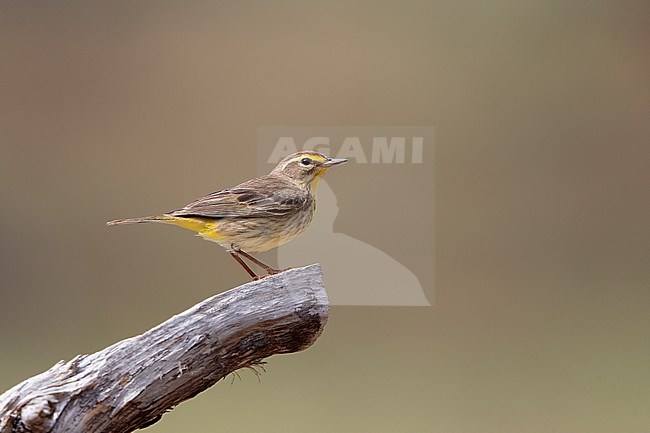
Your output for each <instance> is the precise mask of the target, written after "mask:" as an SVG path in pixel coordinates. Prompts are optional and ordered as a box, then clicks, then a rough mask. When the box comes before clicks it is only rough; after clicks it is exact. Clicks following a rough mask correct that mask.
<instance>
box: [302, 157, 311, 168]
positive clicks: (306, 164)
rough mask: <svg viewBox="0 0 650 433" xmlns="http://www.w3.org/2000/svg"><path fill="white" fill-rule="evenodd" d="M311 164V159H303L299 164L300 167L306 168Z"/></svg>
mask: <svg viewBox="0 0 650 433" xmlns="http://www.w3.org/2000/svg"><path fill="white" fill-rule="evenodd" d="M311 162H312V161H311V159H309V158H303V159H301V160H300V163H301V164H302V165H304V166H305V167H307V166H308V165H310V164H311Z"/></svg>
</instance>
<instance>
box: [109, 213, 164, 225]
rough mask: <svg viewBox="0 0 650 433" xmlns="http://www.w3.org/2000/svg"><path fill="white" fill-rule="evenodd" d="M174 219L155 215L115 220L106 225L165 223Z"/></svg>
mask: <svg viewBox="0 0 650 433" xmlns="http://www.w3.org/2000/svg"><path fill="white" fill-rule="evenodd" d="M173 219H174V217H172V216H171V215H153V216H146V217H140V218H126V219H123V220H113V221H109V222H107V223H106V225H107V226H118V225H122V224H138V223H164V222H170V221H171V220H173Z"/></svg>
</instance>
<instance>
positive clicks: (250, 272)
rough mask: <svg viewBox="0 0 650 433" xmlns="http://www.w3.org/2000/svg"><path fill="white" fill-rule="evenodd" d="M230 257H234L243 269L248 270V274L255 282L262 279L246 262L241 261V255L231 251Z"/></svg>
mask: <svg viewBox="0 0 650 433" xmlns="http://www.w3.org/2000/svg"><path fill="white" fill-rule="evenodd" d="M230 255H231V256H232V258H233V259H235V260H236V261H237V263H239V264H240V265H241V266H242V268H244V269H245V270H246V272H248V275H250V276H251V278H252V279H253V280H259V279H260V277H259V276H257V274H255V272H253V271H252V270H251V268H249V267H248V265H247V264H246V262H244V261H243V260H242V259H241V257H239V255H238V254H237V251H230Z"/></svg>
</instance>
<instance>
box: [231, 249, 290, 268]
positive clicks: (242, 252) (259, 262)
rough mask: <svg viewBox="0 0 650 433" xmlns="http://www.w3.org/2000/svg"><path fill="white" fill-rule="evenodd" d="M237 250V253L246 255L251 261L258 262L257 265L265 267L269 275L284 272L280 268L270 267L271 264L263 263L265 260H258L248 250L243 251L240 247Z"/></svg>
mask: <svg viewBox="0 0 650 433" xmlns="http://www.w3.org/2000/svg"><path fill="white" fill-rule="evenodd" d="M235 251H237V254H241V255H242V256H244V257H246V258H247V259H248V260H250V261H251V262H253V263H255V264H256V265H257V266H259V267H260V268H262V269H264V270H265V271H266V273H267V274H269V275H273V274H279V273H280V272H282V271H280V270H279V269H273V268H272V267H270V266H269V265H267V264H265V263H263V262H261V261H259V260H257V259H256V258H255V257H253V256H251V255H250V254H248V253H247V252H244V251H242V250H240V249H238V248H237V249H236V250H235Z"/></svg>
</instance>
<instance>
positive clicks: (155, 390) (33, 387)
mask: <svg viewBox="0 0 650 433" xmlns="http://www.w3.org/2000/svg"><path fill="white" fill-rule="evenodd" d="M328 316H329V304H328V300H327V294H326V293H325V288H324V287H323V280H322V274H321V269H320V266H319V265H311V266H307V267H304V268H300V269H291V270H288V271H286V272H283V273H281V274H278V275H273V276H270V277H267V278H264V279H262V280H259V281H254V282H251V283H248V284H244V285H243V286H239V287H237V288H234V289H232V290H229V291H227V292H225V293H221V294H219V295H216V296H213V297H212V298H209V299H207V300H205V301H203V302H201V303H200V304H197V305H195V306H194V307H192V308H190V309H189V310H187V311H185V312H184V313H181V314H179V315H177V316H174V317H172V318H171V319H169V320H167V321H166V322H164V323H162V324H160V325H158V326H156V327H155V328H153V329H151V330H149V331H147V332H145V333H144V334H142V335H139V336H136V337H133V338H129V339H126V340H122V341H120V342H118V343H116V344H114V345H112V346H110V347H107V348H106V349H104V350H101V351H99V352H97V353H94V354H92V355H80V356H77V357H76V358H74V359H73V360H71V361H69V362H67V363H64V362H63V361H61V362H59V363H58V364H56V365H55V366H53V367H52V368H50V369H49V370H48V371H46V372H44V373H41V374H40V375H38V376H34V377H32V378H30V379H27V380H25V381H24V382H22V383H20V384H18V385H16V386H15V387H13V388H12V389H10V390H9V391H7V392H5V393H4V394H2V395H1V396H0V433H22V432H30V433H61V432H67V433H75V432H79V433H81V432H86V433H87V432H94V433H103V432H111V433H125V432H131V431H133V430H136V429H138V428H142V427H144V426H146V425H149V424H151V423H152V422H155V421H157V420H158V419H159V418H160V416H162V414H163V413H165V412H166V411H168V410H170V409H171V408H173V407H174V406H175V405H177V404H179V403H181V402H182V401H184V400H187V399H189V398H192V397H194V396H195V395H197V394H198V393H200V392H201V391H204V390H205V389H207V388H209V387H210V386H212V385H214V384H215V383H216V382H217V381H218V380H220V379H222V378H224V377H225V376H227V375H228V374H230V373H232V372H234V371H236V370H237V369H240V368H243V367H249V366H254V365H255V364H257V363H260V362H261V361H262V360H263V359H264V358H267V357H269V356H271V355H274V354H277V353H291V352H297V351H300V350H303V349H306V348H307V347H309V346H310V345H311V344H312V343H314V341H316V339H317V338H318V336H319V335H320V334H321V332H322V331H323V327H324V326H325V323H326V322H327V318H328Z"/></svg>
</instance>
